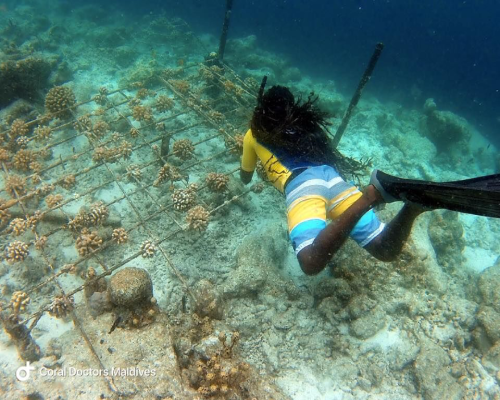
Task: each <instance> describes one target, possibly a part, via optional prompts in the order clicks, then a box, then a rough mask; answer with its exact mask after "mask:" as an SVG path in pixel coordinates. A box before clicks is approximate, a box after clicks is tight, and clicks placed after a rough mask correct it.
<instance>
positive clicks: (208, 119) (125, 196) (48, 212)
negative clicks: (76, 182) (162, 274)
mask: <svg viewBox="0 0 500 400" xmlns="http://www.w3.org/2000/svg"><path fill="white" fill-rule="evenodd" d="M193 69H194V67H193V66H189V67H188V68H187V69H186V70H193ZM198 70H199V71H209V72H211V78H210V79H211V82H210V84H209V85H203V84H200V83H199V79H198V75H197V73H198V72H196V71H195V72H194V73H193V74H191V75H189V76H187V77H186V78H185V79H184V80H183V81H185V82H188V83H189V86H190V87H189V89H188V90H185V91H183V92H181V91H180V90H178V87H176V81H175V80H172V79H167V78H165V77H161V81H162V82H163V83H164V87H161V88H158V89H156V90H157V93H164V92H165V93H167V94H169V95H172V97H171V98H173V99H174V101H176V102H180V103H181V104H182V105H183V106H184V108H182V109H178V108H179V107H176V108H175V109H174V110H173V111H171V112H170V115H168V116H165V117H163V116H162V117H160V118H158V119H156V120H155V119H153V121H151V122H144V121H142V122H140V126H138V125H137V123H136V124H134V123H133V122H132V121H131V118H132V116H131V112H130V110H127V109H126V107H130V105H131V104H133V103H132V101H133V100H134V99H135V97H132V96H131V94H130V93H131V92H133V91H134V89H131V88H120V89H117V90H113V91H109V92H108V93H107V94H106V102H105V103H104V105H103V107H102V108H98V109H96V110H94V111H92V112H88V113H85V114H83V115H78V111H79V110H81V109H82V108H83V107H84V106H87V105H92V104H93V103H94V102H95V99H91V100H88V101H85V102H80V103H78V104H76V105H75V106H73V107H72V108H71V113H72V118H71V119H70V120H69V121H59V120H58V122H57V123H54V121H52V125H53V126H51V130H52V135H53V136H54V137H53V139H51V140H50V141H49V143H48V144H43V147H42V148H41V145H38V146H37V145H36V144H35V145H34V143H35V142H34V140H35V139H36V138H35V137H31V138H29V139H28V140H27V141H26V142H27V143H26V146H32V147H33V150H36V151H40V150H44V151H45V152H47V151H60V153H61V154H59V157H58V159H57V160H55V161H53V162H52V163H50V164H49V165H45V166H44V167H43V168H41V169H40V170H39V171H37V172H34V173H31V174H26V176H24V177H23V179H24V180H25V182H26V184H27V182H28V180H30V181H31V184H32V185H33V186H34V187H33V188H32V190H27V191H26V193H24V194H23V193H18V191H17V190H16V189H15V188H12V189H11V191H12V199H10V200H7V201H5V202H4V203H3V204H0V209H1V210H10V211H12V216H15V217H21V218H24V220H25V221H28V220H29V218H30V217H33V216H34V215H35V210H33V209H32V208H30V206H29V205H28V204H27V203H29V202H30V201H32V200H33V199H37V198H38V197H40V198H42V197H45V196H46V195H45V194H44V190H41V189H43V187H42V186H43V185H52V188H54V187H56V186H60V185H61V184H62V183H63V182H64V180H65V178H66V176H67V175H68V171H69V172H70V173H71V174H72V175H73V176H74V177H75V178H80V177H81V178H84V179H85V178H89V177H90V178H89V179H92V177H95V176H96V175H97V174H98V173H99V171H100V170H104V171H105V172H106V175H105V176H104V178H103V179H101V181H100V182H98V184H94V185H93V186H91V187H87V188H86V189H85V190H83V191H81V192H75V193H74V194H73V195H72V196H71V197H68V198H66V199H64V200H62V201H60V202H59V203H57V204H55V205H54V206H53V207H46V208H44V207H43V206H42V207H41V209H40V210H37V211H39V213H38V214H37V218H38V221H37V223H35V224H34V226H32V232H33V234H34V237H35V240H33V241H30V243H29V245H30V247H31V248H32V247H33V246H34V244H35V243H38V242H39V240H40V238H41V237H45V238H46V240H47V243H49V241H50V240H52V238H54V237H55V236H54V235H55V234H57V233H61V234H64V233H65V232H66V230H67V229H68V225H69V222H70V221H71V220H72V219H73V218H74V215H71V213H69V212H68V211H67V209H68V208H70V207H71V206H72V205H74V204H76V203H75V202H77V201H80V200H81V199H85V198H88V197H90V196H93V195H95V194H96V193H97V192H98V191H99V190H101V189H104V188H105V187H106V186H108V185H110V184H113V185H116V186H117V187H118V189H119V192H120V196H118V197H116V198H114V199H112V200H110V201H107V202H105V203H104V206H105V207H106V208H109V207H111V206H112V205H115V204H118V203H120V202H122V201H124V203H125V205H126V206H127V207H130V208H131V209H132V211H133V214H134V216H135V222H134V223H133V224H131V225H130V226H129V227H127V230H126V232H127V233H131V232H133V231H135V230H137V229H142V230H143V231H144V232H146V236H145V238H146V239H148V240H150V241H151V243H153V245H154V246H156V247H157V249H158V250H159V252H160V254H161V256H162V257H163V259H164V260H165V262H166V264H167V266H168V268H169V270H170V271H171V273H172V274H173V275H174V276H175V277H176V278H177V279H178V280H179V282H180V283H181V286H182V288H183V290H184V291H185V293H186V294H187V295H188V296H189V297H190V298H191V299H192V301H193V302H195V303H197V299H196V295H195V293H193V292H192V290H191V289H190V287H189V285H188V283H187V281H186V279H185V277H184V276H183V275H182V274H181V273H180V272H179V269H178V268H177V267H176V266H175V265H174V263H173V261H172V260H171V259H170V257H169V256H168V254H167V253H166V251H165V248H164V246H163V244H164V243H165V242H166V241H168V240H169V239H171V238H173V237H175V236H176V235H178V234H179V233H180V232H182V231H184V230H186V229H187V225H186V224H184V223H182V222H180V221H178V220H177V218H176V215H174V214H173V213H172V212H171V211H172V209H173V203H172V202H170V203H169V204H167V205H161V204H160V201H159V198H158V196H157V195H156V194H155V193H153V191H152V190H151V189H152V187H153V186H154V182H151V181H150V182H147V183H144V182H142V181H141V180H140V178H139V177H138V176H136V175H134V174H131V173H129V177H130V178H131V179H132V181H133V183H134V184H135V187H134V188H133V189H132V190H129V189H128V188H127V187H126V185H125V184H124V183H123V179H122V177H121V176H120V171H123V170H126V165H125V164H126V163H127V162H128V158H129V157H130V155H131V154H137V153H138V152H147V154H149V157H145V158H146V159H145V160H144V161H143V162H140V163H138V164H136V167H137V169H138V170H139V171H141V172H142V171H146V170H148V169H150V168H154V167H155V166H156V165H157V164H159V163H161V164H165V163H167V162H168V161H169V159H170V158H171V157H174V156H176V155H177V154H176V152H172V153H169V154H161V152H160V150H159V146H158V144H157V143H159V142H161V141H162V140H163V139H164V138H165V137H166V135H167V133H165V132H163V133H158V132H155V133H154V134H153V135H151V136H148V137H146V136H145V135H144V134H143V132H147V131H151V129H155V128H157V127H158V126H159V125H158V124H164V126H165V128H168V127H169V128H171V129H168V137H169V138H173V137H174V136H176V135H180V134H184V135H187V134H189V132H190V131H191V130H192V129H194V128H196V127H198V126H208V127H211V128H214V129H215V130H216V133H214V134H212V135H209V136H208V137H204V138H202V139H199V140H198V141H196V142H194V143H193V146H194V148H197V147H198V146H200V145H201V144H203V143H205V142H208V141H213V140H217V139H221V138H223V139H224V142H225V144H226V145H227V143H233V147H227V146H226V148H225V149H224V150H223V151H220V152H218V153H216V154H214V155H212V156H210V157H205V158H199V159H196V158H195V160H194V161H191V162H190V163H189V164H188V165H185V164H186V163H187V162H184V163H183V165H182V167H181V168H180V171H181V172H182V173H189V172H190V171H193V170H194V169H195V167H198V166H201V165H203V164H205V163H208V162H210V161H212V160H214V159H216V158H218V157H220V156H223V155H226V154H227V153H228V152H229V151H234V150H235V144H236V141H235V138H234V133H235V132H237V131H238V129H239V128H241V129H240V131H241V132H243V130H244V128H243V126H244V124H246V121H244V120H243V119H242V120H240V121H234V122H235V123H236V125H234V124H232V123H231V122H233V121H231V122H229V123H226V124H222V120H223V119H222V118H220V117H221V112H219V111H217V108H216V107H217V106H219V105H223V106H224V107H225V110H228V109H229V110H230V112H227V111H224V113H227V114H229V115H231V116H236V117H233V119H234V118H237V116H238V112H240V111H241V110H242V108H244V109H246V108H248V107H249V105H250V104H253V101H254V98H255V96H254V95H253V94H251V92H252V90H253V87H249V86H247V85H246V84H245V82H244V81H242V80H241V79H240V78H239V77H238V75H237V74H236V73H235V72H234V71H233V70H232V69H230V68H229V67H228V66H227V65H225V66H224V70H223V71H222V70H217V69H215V68H210V67H206V66H204V65H203V64H199V65H198ZM228 76H229V77H231V78H232V79H234V81H236V83H234V82H233V83H232V84H229V83H228V82H232V81H230V80H229V78H228ZM191 86H192V87H194V88H195V89H194V90H192V89H191ZM228 88H230V90H231V91H234V90H235V89H234V88H239V89H237V90H238V93H237V94H236V93H235V92H230V93H228V92H227V90H228ZM208 90H216V91H218V93H217V99H216V100H212V99H210V98H209V97H208V96H207V95H205V94H204V92H205V91H208ZM225 90H226V91H225ZM137 91H138V90H137ZM134 101H136V100H134ZM64 111H66V110H61V112H64ZM84 115H85V116H87V117H88V118H89V119H90V121H91V122H92V125H94V124H95V119H98V118H108V120H107V121H108V124H109V126H115V125H117V124H120V123H122V122H123V123H124V124H125V125H126V126H127V127H128V128H129V129H134V130H135V131H136V133H138V136H137V137H136V138H134V142H133V145H130V146H129V147H128V156H123V155H122V156H120V155H116V156H114V157H111V158H110V159H103V160H99V161H97V162H94V163H93V164H91V165H90V166H85V167H83V168H81V167H79V164H81V163H84V162H85V161H86V159H90V157H92V155H93V154H95V150H96V148H99V147H101V148H102V147H106V146H107V145H112V144H113V143H114V142H116V140H117V139H118V138H120V139H122V138H123V136H124V135H123V133H118V134H117V133H115V134H113V133H106V134H104V135H103V136H102V137H93V135H92V132H90V131H88V130H87V129H85V127H84V126H82V120H81V119H80V118H81V117H82V116H84ZM55 116H56V117H57V115H55ZM186 116H188V117H190V118H192V119H196V122H195V123H192V124H189V125H183V126H181V127H178V126H177V125H175V126H173V125H174V124H178V121H179V120H180V119H182V118H184V117H186ZM110 117H112V118H111V119H110ZM44 118H45V117H40V118H39V119H35V120H33V121H29V122H27V123H26V125H27V126H28V127H34V126H35V125H42V123H44V122H45V121H44ZM68 128H70V129H69V133H68ZM73 128H74V130H75V131H76V132H74V131H73ZM9 131H10V130H8V131H5V132H2V133H0V135H2V136H4V137H6V136H7V134H8V133H9ZM57 136H59V137H57ZM106 136H111V137H108V138H107V137H106ZM83 141H85V143H86V144H85V145H82V149H81V151H76V147H75V146H73V149H72V150H73V154H71V155H69V156H66V157H63V155H62V153H64V149H65V148H67V147H68V146H70V145H71V144H75V143H78V145H77V146H80V145H81V144H80V142H83ZM121 158H122V159H121ZM115 165H117V167H115ZM10 167H11V166H10V165H9V164H8V163H6V162H2V172H3V178H4V182H5V183H6V184H7V180H8V178H9V176H10V175H11V170H10ZM238 170H239V168H234V169H232V170H230V171H226V172H225V175H228V176H229V175H233V174H234V173H235V172H237V171H238ZM48 174H50V175H51V178H49V179H47V182H43V181H42V180H41V177H43V176H46V175H48ZM37 181H40V182H38V186H37ZM181 184H184V186H187V182H186V181H181ZM206 186H207V185H206V184H202V185H200V186H198V188H197V189H196V192H197V193H198V192H201V191H202V190H205V189H206ZM49 187H50V186H49ZM6 191H7V190H6V187H4V188H2V189H1V190H0V195H1V194H2V193H3V192H6ZM250 191H251V190H247V191H244V192H242V193H240V194H238V195H235V196H233V197H232V198H230V199H227V200H225V201H224V202H223V203H222V204H220V205H219V206H217V207H215V208H213V209H212V210H210V211H209V213H210V214H211V215H213V214H215V213H216V212H217V211H218V210H220V209H221V208H223V207H226V206H228V205H229V204H231V203H232V202H234V201H236V200H237V199H239V198H241V197H243V196H245V195H246V194H248V193H249V192H250ZM135 195H145V196H147V197H148V198H149V200H151V202H152V203H153V204H154V205H155V206H156V209H155V211H154V212H152V213H150V214H149V215H146V216H143V215H142V214H141V211H140V210H139V209H138V207H137V206H136V204H135V203H134V201H133V199H132V197H133V196H135ZM39 201H41V200H40V199H39ZM39 201H38V202H39ZM15 206H18V207H19V210H15V209H13V207H15ZM205 206H206V204H205ZM163 215H165V216H166V217H167V218H168V219H169V220H171V222H172V223H173V224H174V225H175V226H176V228H175V229H173V230H172V231H170V232H168V233H167V234H166V235H164V236H163V237H158V236H157V233H155V232H154V231H153V230H152V229H151V228H150V227H149V226H148V222H150V221H151V220H154V219H155V218H158V217H159V216H163ZM51 222H56V223H57V224H58V226H56V227H53V226H50V223H51ZM43 223H46V224H48V225H49V226H50V228H49V229H48V230H47V231H45V232H40V230H41V229H40V226H41V225H42V224H43ZM104 223H105V224H110V225H111V226H119V225H120V221H119V220H117V219H116V218H114V216H113V215H111V216H110V217H109V219H108V220H107V221H104ZM8 234H9V232H8V230H4V232H3V233H2V235H3V236H5V235H8ZM54 240H55V239H54ZM111 246H116V244H115V243H114V242H113V241H112V239H109V240H106V241H103V243H102V245H101V246H100V247H99V248H97V249H95V250H93V251H90V252H89V253H88V254H85V255H83V256H79V257H78V259H77V260H75V261H74V262H72V263H71V264H70V265H73V266H74V268H76V267H77V266H79V265H80V264H84V263H86V262H88V261H90V260H95V261H96V262H97V263H98V264H99V265H100V266H101V268H102V269H103V272H102V273H100V274H98V275H97V276H96V277H95V278H93V279H92V280H86V281H85V282H84V283H82V284H79V285H78V286H77V287H74V288H69V289H65V288H64V287H63V286H64V285H62V284H61V282H60V281H59V278H60V277H61V276H63V275H65V274H68V273H69V272H70V268H67V267H66V268H63V267H62V266H61V267H60V266H57V265H56V263H55V262H53V261H52V260H51V258H50V257H49V255H48V254H46V248H47V244H46V245H45V247H42V248H40V249H38V250H39V253H40V259H41V260H42V261H43V263H44V265H46V267H48V270H49V271H50V276H49V277H48V278H46V279H44V280H43V281H41V282H39V283H37V284H35V285H33V286H32V287H31V288H29V289H28V290H26V293H27V294H28V296H33V295H34V294H36V293H40V291H41V289H43V288H45V287H48V286H49V285H53V287H55V288H56V290H57V293H58V294H60V295H62V296H63V298H64V299H65V300H68V299H69V298H72V296H73V295H75V294H76V293H79V292H81V291H83V290H84V288H85V287H87V286H88V285H91V284H92V283H93V282H95V281H97V280H98V279H101V278H103V277H105V276H108V275H110V274H111V273H112V272H114V271H116V270H117V269H119V268H120V267H122V266H123V265H126V264H128V263H129V262H131V261H133V260H134V259H136V258H137V257H139V256H141V255H143V251H142V250H138V251H135V252H132V254H130V255H128V256H127V257H125V258H123V259H121V260H120V261H118V262H115V263H114V265H111V266H109V265H106V263H105V262H103V260H102V259H101V257H100V254H101V253H103V252H104V251H106V249H108V248H110V247H111ZM41 303H42V305H41V306H40V307H39V308H38V310H37V311H35V312H33V313H31V314H30V315H28V316H27V317H26V318H25V319H24V320H23V321H22V322H21V323H24V324H27V323H28V322H31V323H30V326H29V329H30V330H32V329H34V328H35V327H36V324H37V322H38V321H39V319H40V318H41V317H42V316H43V314H44V313H45V312H46V311H49V310H50V309H51V304H52V302H51V301H44V302H41ZM71 318H72V319H73V322H74V324H75V326H76V327H77V329H78V331H79V332H80V334H81V335H82V337H83V338H84V340H85V342H86V343H87V345H88V347H89V350H90V351H91V353H92V354H93V357H94V358H95V359H96V362H97V363H99V366H100V368H104V366H103V365H102V362H101V360H100V359H99V357H98V355H97V352H96V351H95V348H94V347H93V344H92V342H91V341H90V339H89V337H88V335H87V333H86V332H85V330H84V328H83V326H82V323H81V321H80V318H79V317H78V315H77V313H76V312H75V311H74V310H71ZM106 379H107V383H108V385H109V387H110V389H111V390H112V391H114V392H119V390H118V388H117V387H116V386H115V384H114V382H113V380H112V378H109V379H108V378H106Z"/></svg>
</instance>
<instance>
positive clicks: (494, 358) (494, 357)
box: [485, 341, 500, 368]
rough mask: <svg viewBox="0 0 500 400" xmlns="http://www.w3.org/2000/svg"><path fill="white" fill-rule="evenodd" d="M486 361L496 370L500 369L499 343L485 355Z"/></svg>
mask: <svg viewBox="0 0 500 400" xmlns="http://www.w3.org/2000/svg"><path fill="white" fill-rule="evenodd" d="M485 358H486V360H488V361H489V362H490V363H492V364H493V365H494V366H495V367H496V368H500V341H498V342H497V343H495V345H494V346H493V347H492V348H491V349H490V350H489V351H488V353H486V356H485Z"/></svg>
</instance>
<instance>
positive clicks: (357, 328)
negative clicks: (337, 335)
mask: <svg viewBox="0 0 500 400" xmlns="http://www.w3.org/2000/svg"><path fill="white" fill-rule="evenodd" d="M385 319H386V315H385V312H384V310H383V309H382V307H380V306H375V308H373V309H372V310H370V311H369V312H368V313H366V314H364V315H363V316H361V317H359V318H357V319H356V320H354V321H353V322H352V323H351V324H350V325H349V333H350V334H351V335H353V336H355V337H357V338H358V339H368V338H369V337H372V336H373V335H375V334H376V333H377V332H378V331H379V330H381V329H382V328H383V327H384V326H385Z"/></svg>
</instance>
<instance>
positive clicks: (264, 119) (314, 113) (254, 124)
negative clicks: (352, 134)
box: [251, 86, 335, 166]
mask: <svg viewBox="0 0 500 400" xmlns="http://www.w3.org/2000/svg"><path fill="white" fill-rule="evenodd" d="M317 100H318V97H317V96H314V93H311V94H310V95H309V96H308V98H307V101H305V102H303V101H302V99H301V98H298V99H297V100H295V98H294V96H293V94H292V93H291V92H290V90H289V89H288V88H286V87H283V86H273V87H271V88H270V89H269V90H268V91H267V92H266V93H265V94H264V95H263V96H262V98H261V99H259V103H258V104H257V107H255V110H254V113H253V116H252V121H251V129H252V133H253V135H254V136H255V138H256V139H257V140H258V141H259V142H260V143H262V144H263V145H268V146H269V147H271V148H274V149H280V150H283V151H285V152H286V153H287V154H288V155H290V156H291V157H294V158H296V159H297V160H300V161H308V162H313V163H318V164H329V165H333V166H334V165H335V156H334V153H333V151H332V147H331V145H330V140H329V138H328V136H327V134H326V131H327V130H328V128H327V126H328V122H327V121H326V118H327V117H328V113H326V112H323V111H321V110H319V109H318V108H317V107H316V106H315V103H316V101H317Z"/></svg>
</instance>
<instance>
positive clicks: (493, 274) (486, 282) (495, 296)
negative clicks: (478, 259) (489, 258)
mask: <svg viewBox="0 0 500 400" xmlns="http://www.w3.org/2000/svg"><path fill="white" fill-rule="evenodd" d="M478 287H479V292H480V293H481V296H482V297H483V301H484V304H486V305H488V306H491V307H493V308H494V309H495V311H496V312H498V313H500V291H499V289H498V288H500V258H498V259H497V261H496V262H495V264H494V265H493V266H491V267H489V268H487V269H485V270H484V271H483V272H482V273H481V276H480V277H479V282H478Z"/></svg>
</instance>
